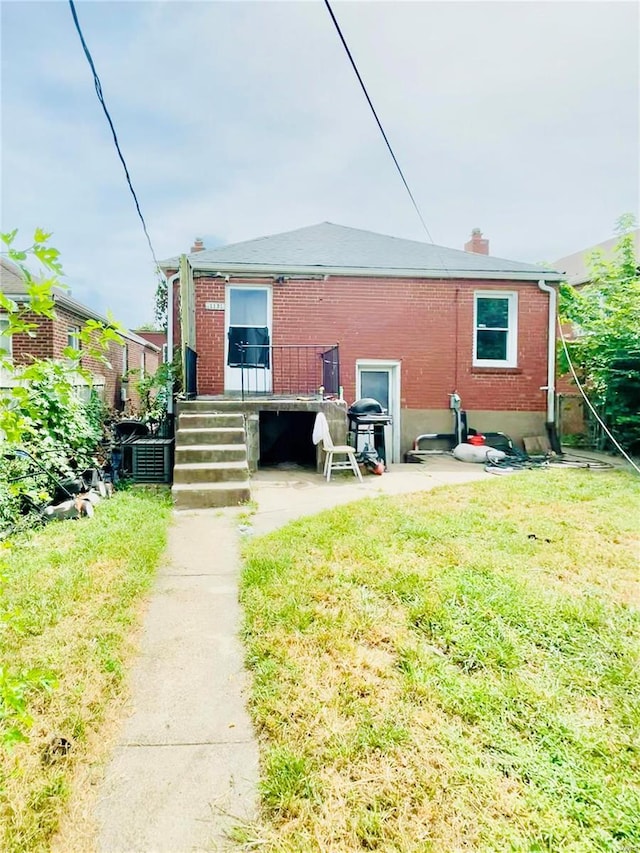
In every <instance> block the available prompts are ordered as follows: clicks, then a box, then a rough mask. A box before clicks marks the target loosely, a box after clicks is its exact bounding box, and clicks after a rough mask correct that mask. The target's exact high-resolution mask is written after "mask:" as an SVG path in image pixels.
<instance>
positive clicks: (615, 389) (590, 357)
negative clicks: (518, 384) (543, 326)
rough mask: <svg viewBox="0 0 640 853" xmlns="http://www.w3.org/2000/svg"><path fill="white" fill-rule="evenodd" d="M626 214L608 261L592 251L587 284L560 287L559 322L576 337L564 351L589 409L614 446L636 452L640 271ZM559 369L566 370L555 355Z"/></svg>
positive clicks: (563, 359)
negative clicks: (596, 414) (612, 438)
mask: <svg viewBox="0 0 640 853" xmlns="http://www.w3.org/2000/svg"><path fill="white" fill-rule="evenodd" d="M635 224H636V223H635V219H634V217H633V216H632V215H631V214H626V215H625V216H622V217H620V219H619V220H618V222H617V223H616V232H617V233H618V235H619V237H620V239H619V241H618V244H617V246H616V249H615V252H614V255H613V257H612V258H610V259H607V258H605V256H604V255H603V253H602V252H601V251H594V252H593V253H592V255H591V258H590V280H589V282H588V283H587V284H585V285H584V286H581V287H572V286H570V285H569V284H563V285H561V287H560V318H561V320H562V321H563V322H571V323H572V324H573V327H574V331H575V336H574V338H573V339H572V340H569V341H567V349H568V352H569V356H570V358H571V362H572V363H573V366H574V369H575V371H576V374H577V376H578V378H579V380H580V382H581V383H582V385H583V387H584V389H585V392H586V393H587V395H588V396H589V399H590V400H591V402H592V404H593V405H594V407H595V408H596V410H597V411H598V412H599V414H600V416H601V417H602V419H603V420H604V421H605V423H606V424H607V426H608V427H609V429H610V430H611V432H612V434H613V435H614V436H615V438H616V439H617V441H618V442H619V443H620V444H621V445H622V446H623V447H624V448H625V449H626V450H628V451H630V452H632V453H633V452H638V451H639V450H640V267H639V266H638V258H637V257H636V251H635V244H634V237H633V229H634V228H635ZM559 366H560V369H561V370H563V371H564V372H569V364H568V361H567V358H566V355H565V353H564V348H561V350H560V360H559Z"/></svg>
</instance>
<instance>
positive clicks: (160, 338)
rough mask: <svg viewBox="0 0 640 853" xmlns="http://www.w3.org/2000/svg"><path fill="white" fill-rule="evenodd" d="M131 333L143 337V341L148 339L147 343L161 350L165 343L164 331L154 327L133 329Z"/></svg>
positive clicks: (165, 334) (165, 335)
mask: <svg viewBox="0 0 640 853" xmlns="http://www.w3.org/2000/svg"><path fill="white" fill-rule="evenodd" d="M133 333H134V334H136V335H137V336H138V337H139V338H144V340H145V341H149V343H151V344H153V345H154V346H156V347H158V349H159V350H161V351H162V350H163V349H164V347H166V345H167V333H166V332H160V331H157V330H156V329H133Z"/></svg>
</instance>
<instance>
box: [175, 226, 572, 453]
mask: <svg viewBox="0 0 640 853" xmlns="http://www.w3.org/2000/svg"><path fill="white" fill-rule="evenodd" d="M193 249H196V251H194V250H193ZM193 249H192V252H191V254H189V255H188V257H187V261H188V267H187V269H188V278H189V285H188V288H187V290H185V283H184V282H183V283H182V286H181V284H180V281H179V276H180V274H179V272H178V270H179V259H177V258H174V259H170V260H168V261H166V262H164V263H163V264H161V266H162V267H163V269H164V270H165V272H166V273H167V276H168V278H169V280H170V282H171V284H172V289H173V300H172V301H173V306H174V316H173V318H172V321H173V322H172V324H171V325H172V327H173V330H174V334H173V340H174V344H176V345H179V344H180V332H179V329H180V310H179V309H180V305H181V304H182V326H183V328H184V316H185V315H192V316H193V320H192V323H191V331H190V332H189V334H190V337H191V341H190V345H191V347H192V348H193V349H195V350H196V351H197V355H198V360H197V391H198V394H199V395H201V396H207V395H222V394H234V393H237V391H238V389H239V387H240V385H239V384H238V383H239V374H240V371H239V369H238V365H237V360H234V358H233V356H232V354H231V348H232V344H233V341H234V340H236V339H239V340H242V339H244V341H245V343H246V342H247V341H248V340H249V338H247V331H248V332H249V334H250V335H253V338H252V339H253V340H254V341H256V342H257V341H262V342H268V343H269V345H273V347H274V350H273V353H272V358H273V360H274V361H273V363H270V364H268V365H267V364H264V365H262V369H263V376H264V378H265V382H266V383H267V385H268V386H269V387H267V388H266V390H271V391H272V393H273V394H274V395H277V394H278V386H279V382H280V379H279V375H278V369H277V365H276V363H275V359H276V355H277V353H276V350H277V348H278V347H284V346H291V347H295V346H301V345H312V344H331V343H336V344H338V345H339V357H340V384H341V386H343V388H344V396H345V398H346V399H347V401H349V402H352V401H353V400H355V399H357V398H360V397H365V396H375V397H377V398H378V399H382V400H384V403H385V404H386V405H387V406H388V408H389V410H390V412H391V414H392V415H393V416H394V425H393V436H392V446H393V448H394V452H393V454H392V459H395V460H396V461H399V460H400V458H401V455H402V454H403V453H404V452H405V451H406V450H407V449H409V448H410V447H411V446H412V443H413V440H414V438H415V437H416V436H417V435H418V434H421V433H431V432H437V433H444V432H450V431H451V421H452V419H451V412H450V411H449V408H448V407H449V395H450V394H452V393H453V392H457V393H458V394H459V395H460V396H461V398H462V405H463V408H464V409H465V410H466V411H467V412H468V415H469V423H470V425H471V426H473V427H474V428H475V429H477V430H479V431H482V430H485V431H502V432H505V433H507V434H509V435H511V436H512V437H514V438H516V439H520V438H522V437H523V436H526V435H539V434H542V433H544V431H545V423H546V422H549V421H553V420H554V402H555V401H554V387H553V386H554V370H555V362H554V355H553V353H554V347H555V331H551V333H550V329H551V330H554V329H555V325H554V324H555V302H556V301H555V290H554V288H553V286H550V285H553V284H555V283H556V282H558V281H559V280H560V279H561V276H560V275H559V274H558V273H557V272H555V270H553V269H549V268H545V267H542V266H536V265H535V264H526V263H519V262H515V261H508V260H503V259H501V258H494V257H491V256H489V254H488V241H487V240H485V239H484V238H483V237H482V235H481V233H480V232H479V231H478V230H477V229H476V230H474V232H473V234H472V237H471V240H470V241H469V242H468V243H467V245H466V246H465V250H466V251H460V250H455V249H448V248H444V247H439V246H434V245H429V244H426V243H421V242H415V241H410V240H403V239H398V238H395V237H389V236H384V235H381V234H375V233H372V232H369V231H362V230H359V229H355V228H347V227H343V226H339V225H334V224H332V223H328V222H325V223H322V224H320V225H315V226H311V227H308V228H301V229H298V230H296V231H292V232H288V233H284V234H277V235H274V236H270V237H262V238H260V239H257V240H250V241H247V242H243V243H236V244H232V245H228V246H223V247H220V248H216V249H210V250H205V249H204V247H203V246H202V244H201V242H199V243H197V244H196V246H194V247H193ZM191 282H193V285H191ZM550 334H551V341H550V340H549V335H550ZM238 336H240V337H238ZM243 336H244V337H243ZM267 374H270V375H269V376H267Z"/></svg>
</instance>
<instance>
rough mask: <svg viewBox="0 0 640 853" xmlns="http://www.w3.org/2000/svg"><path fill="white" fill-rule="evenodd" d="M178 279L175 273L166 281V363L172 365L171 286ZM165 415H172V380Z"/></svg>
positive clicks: (172, 304) (172, 308)
mask: <svg viewBox="0 0 640 853" xmlns="http://www.w3.org/2000/svg"><path fill="white" fill-rule="evenodd" d="M179 278H180V273H179V272H177V273H176V274H175V275H172V276H171V278H169V279H167V363H168V364H173V311H174V302H173V285H174V284H175V283H176V281H177V280H178V279H179ZM167 392H168V393H167V413H168V414H170V415H172V414H173V380H172V379H169V381H168V383H167Z"/></svg>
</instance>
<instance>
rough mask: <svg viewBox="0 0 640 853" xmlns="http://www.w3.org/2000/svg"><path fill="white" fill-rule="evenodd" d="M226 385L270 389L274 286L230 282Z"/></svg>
mask: <svg viewBox="0 0 640 853" xmlns="http://www.w3.org/2000/svg"><path fill="white" fill-rule="evenodd" d="M225 317H226V323H225V333H226V334H225V348H224V364H225V368H224V389H225V391H240V390H242V389H244V391H245V393H263V394H266V393H270V391H271V360H272V355H271V350H270V349H269V347H270V344H271V288H269V287H259V286H251V285H247V286H243V285H227V292H226V311H225Z"/></svg>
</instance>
